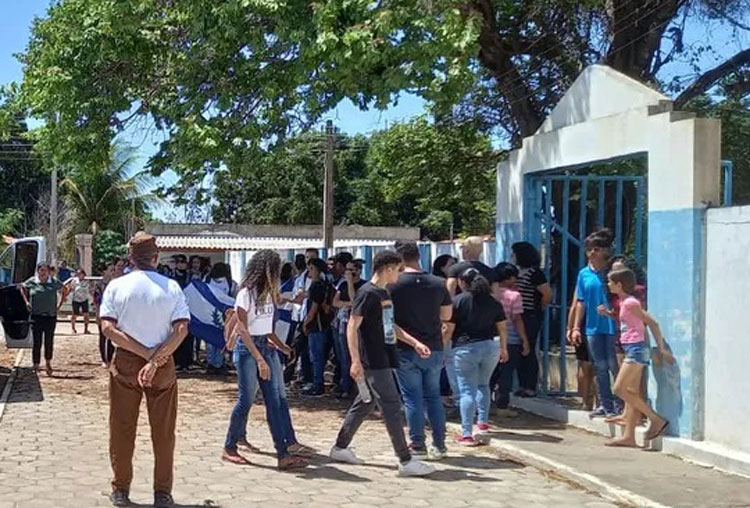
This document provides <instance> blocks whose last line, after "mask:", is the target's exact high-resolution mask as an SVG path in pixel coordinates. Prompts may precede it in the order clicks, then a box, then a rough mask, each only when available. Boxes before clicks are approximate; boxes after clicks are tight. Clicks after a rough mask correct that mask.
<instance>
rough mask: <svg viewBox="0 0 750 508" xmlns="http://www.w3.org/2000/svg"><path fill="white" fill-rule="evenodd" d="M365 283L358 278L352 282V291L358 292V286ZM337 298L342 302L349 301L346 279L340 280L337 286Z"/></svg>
mask: <svg viewBox="0 0 750 508" xmlns="http://www.w3.org/2000/svg"><path fill="white" fill-rule="evenodd" d="M366 283H367V281H365V280H362V279H360V280H358V281H357V282H355V283H354V291H356V292H359V288H361V287H362V286H364V285H365V284H366ZM339 299H341V301H342V302H348V301H349V299H350V298H349V284H348V283H347V282H346V279H344V281H342V282H341V285H340V286H339Z"/></svg>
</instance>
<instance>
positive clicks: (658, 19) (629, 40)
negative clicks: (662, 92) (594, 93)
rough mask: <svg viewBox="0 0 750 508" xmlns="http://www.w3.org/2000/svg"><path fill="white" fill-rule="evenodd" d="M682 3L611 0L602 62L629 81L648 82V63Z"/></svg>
mask: <svg viewBox="0 0 750 508" xmlns="http://www.w3.org/2000/svg"><path fill="white" fill-rule="evenodd" d="M684 3H685V0H611V1H610V2H608V4H609V5H608V11H609V12H608V15H609V19H610V29H609V31H610V34H611V36H610V45H609V51H608V52H607V57H606V59H605V63H606V64H607V65H609V66H610V67H612V68H613V69H615V70H618V71H620V72H622V73H624V74H626V75H628V76H630V77H632V78H635V79H640V80H644V81H652V80H653V78H654V76H653V75H652V62H653V59H654V55H655V54H656V52H657V51H659V48H660V47H661V39H662V36H663V35H664V31H665V30H666V29H667V26H668V25H669V21H670V20H672V19H673V18H674V17H675V16H676V15H677V11H678V10H679V9H680V7H681V6H682V5H683V4H684Z"/></svg>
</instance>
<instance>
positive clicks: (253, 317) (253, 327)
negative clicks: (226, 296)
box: [235, 288, 274, 335]
mask: <svg viewBox="0 0 750 508" xmlns="http://www.w3.org/2000/svg"><path fill="white" fill-rule="evenodd" d="M235 308H240V309H243V310H244V311H245V312H247V331H248V332H250V335H268V334H269V333H271V332H273V314H274V305H273V301H271V299H270V298H269V299H268V300H267V302H266V304H265V305H263V306H261V307H257V306H256V301H255V295H254V294H252V293H250V290H249V289H247V288H242V289H240V292H239V293H237V300H236V302H235Z"/></svg>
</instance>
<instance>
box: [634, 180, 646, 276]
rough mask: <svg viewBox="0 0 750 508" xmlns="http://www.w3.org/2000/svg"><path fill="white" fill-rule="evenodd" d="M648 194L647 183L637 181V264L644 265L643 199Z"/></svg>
mask: <svg viewBox="0 0 750 508" xmlns="http://www.w3.org/2000/svg"><path fill="white" fill-rule="evenodd" d="M645 192H646V187H645V181H644V179H643V178H642V177H641V178H639V179H638V180H637V181H636V205H635V212H636V213H635V262H636V263H638V264H639V265H641V266H642V265H643V198H644V194H645Z"/></svg>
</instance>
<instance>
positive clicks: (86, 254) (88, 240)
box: [75, 234, 94, 275]
mask: <svg viewBox="0 0 750 508" xmlns="http://www.w3.org/2000/svg"><path fill="white" fill-rule="evenodd" d="M75 238H76V257H77V260H76V261H77V263H76V264H77V265H78V267H80V268H83V269H84V270H86V274H87V275H91V274H92V271H91V268H92V266H91V265H92V263H93V259H94V250H93V248H92V244H93V241H92V240H93V238H94V237H93V236H92V235H89V234H81V235H76V237H75Z"/></svg>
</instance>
